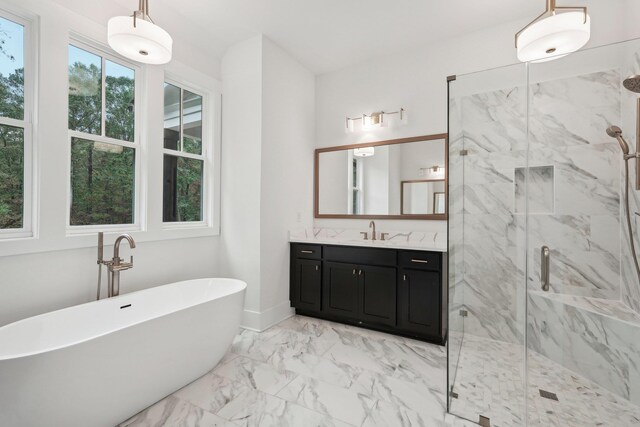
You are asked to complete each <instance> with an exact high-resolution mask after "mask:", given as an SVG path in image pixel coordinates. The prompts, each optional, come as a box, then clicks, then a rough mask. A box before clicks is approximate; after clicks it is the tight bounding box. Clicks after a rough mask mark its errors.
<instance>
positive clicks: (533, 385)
mask: <svg viewBox="0 0 640 427" xmlns="http://www.w3.org/2000/svg"><path fill="white" fill-rule="evenodd" d="M456 353H457V352H456ZM459 354H460V357H459V360H458V371H457V373H456V376H455V381H454V389H453V391H454V392H457V393H458V394H459V398H458V399H453V400H452V405H451V412H452V413H455V414H457V415H460V416H462V417H465V418H468V419H477V418H478V414H482V415H484V416H486V417H489V418H490V419H491V425H492V426H493V425H496V426H520V425H523V419H524V417H525V407H524V378H525V377H524V351H523V347H522V346H518V345H513V344H508V343H505V342H500V341H494V340H489V339H485V338H480V337H474V336H473V335H468V334H467V335H465V337H464V339H463V341H462V347H461V350H460V351H459ZM528 364H529V366H528V372H529V373H530V375H529V378H528V380H529V387H528V392H527V394H528V402H527V405H528V407H527V408H526V410H527V415H526V417H527V419H528V425H529V426H536V427H537V426H541V427H542V426H544V427H555V426H557V427H584V426H615V427H627V426H638V425H640V408H639V407H637V406H635V405H633V404H631V403H630V402H629V401H627V400H625V399H622V398H620V397H618V396H616V395H615V394H613V393H611V392H609V391H608V390H606V389H604V388H602V387H600V386H598V385H597V384H595V383H593V382H591V381H589V380H588V379H586V378H584V377H582V376H580V375H578V374H576V373H575V372H572V371H570V370H568V369H565V368H563V367H562V366H560V365H558V364H556V363H554V362H553V361H551V360H549V359H547V358H545V357H543V356H541V355H539V354H538V353H535V352H529V360H528ZM452 372H453V370H452ZM540 389H542V390H546V391H550V392H552V393H555V394H556V395H557V397H558V401H553V400H549V399H545V398H542V397H541V396H540Z"/></svg>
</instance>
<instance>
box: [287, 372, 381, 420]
mask: <svg viewBox="0 0 640 427" xmlns="http://www.w3.org/2000/svg"><path fill="white" fill-rule="evenodd" d="M277 396H278V397H280V398H282V399H285V400H288V401H290V402H293V403H296V404H299V405H301V406H304V407H305V408H308V409H312V410H314V411H317V412H320V413H323V414H325V415H329V416H331V417H333V418H337V419H339V420H341V421H344V422H346V423H349V424H352V425H358V426H359V425H361V424H362V422H363V421H364V419H365V418H366V417H367V414H368V413H369V411H370V410H371V408H372V407H373V405H374V403H375V400H374V399H373V398H371V397H370V396H367V395H364V394H360V393H358V392H355V391H353V390H348V389H345V388H341V387H337V386H334V385H331V384H328V383H325V382H323V381H318V380H316V379H313V378H308V377H304V376H299V377H298V378H296V379H295V380H293V381H292V382H291V383H290V384H289V385H287V386H286V387H285V388H283V389H282V390H280V392H279V393H278V394H277Z"/></svg>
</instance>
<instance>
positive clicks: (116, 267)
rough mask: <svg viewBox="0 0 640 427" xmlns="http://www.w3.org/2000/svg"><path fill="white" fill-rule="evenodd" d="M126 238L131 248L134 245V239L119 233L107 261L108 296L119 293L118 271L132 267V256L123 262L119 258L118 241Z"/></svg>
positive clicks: (115, 295) (114, 295)
mask: <svg viewBox="0 0 640 427" xmlns="http://www.w3.org/2000/svg"><path fill="white" fill-rule="evenodd" d="M123 240H126V241H127V242H128V243H129V247H130V248H131V249H133V248H135V247H136V241H135V240H133V237H131V236H130V235H129V234H121V235H120V236H118V238H117V239H116V242H115V243H114V245H113V258H112V259H111V262H109V263H108V266H109V297H117V296H118V295H120V272H121V271H125V270H129V269H132V268H133V256H131V258H130V260H129V262H124V260H123V259H122V258H120V243H121V242H122V241H123Z"/></svg>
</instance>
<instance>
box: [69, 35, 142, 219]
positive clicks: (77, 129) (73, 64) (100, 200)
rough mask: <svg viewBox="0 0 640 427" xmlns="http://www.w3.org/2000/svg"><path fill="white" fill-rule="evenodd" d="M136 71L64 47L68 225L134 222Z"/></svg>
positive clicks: (90, 53)
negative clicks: (68, 148) (66, 59)
mask: <svg viewBox="0 0 640 427" xmlns="http://www.w3.org/2000/svg"><path fill="white" fill-rule="evenodd" d="M135 94H136V80H135V70H134V69H133V68H131V67H128V66H125V65H122V64H120V63H118V62H115V61H112V60H111V59H106V58H105V57H104V56H103V55H100V54H97V53H94V52H92V51H90V50H89V49H85V48H80V47H78V46H76V45H69V134H70V145H71V176H70V181H71V182H70V183H71V186H70V187H71V197H70V203H69V205H70V209H69V225H71V226H91V225H110V224H113V225H116V224H119V225H123V224H135V223H136V194H137V193H136V175H137V173H136V171H137V165H138V161H137V157H138V156H137V150H138V144H137V142H136V137H135V130H136V125H135V123H136V108H135Z"/></svg>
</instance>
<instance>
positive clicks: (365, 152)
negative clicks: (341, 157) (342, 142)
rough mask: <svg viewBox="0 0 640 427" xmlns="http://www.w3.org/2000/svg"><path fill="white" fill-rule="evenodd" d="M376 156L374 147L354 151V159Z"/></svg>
mask: <svg viewBox="0 0 640 427" xmlns="http://www.w3.org/2000/svg"><path fill="white" fill-rule="evenodd" d="M375 154H376V149H375V148H374V147H363V148H356V149H354V150H353V156H354V157H362V158H364V157H373V156H374V155H375Z"/></svg>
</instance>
